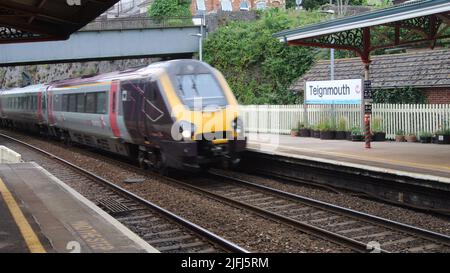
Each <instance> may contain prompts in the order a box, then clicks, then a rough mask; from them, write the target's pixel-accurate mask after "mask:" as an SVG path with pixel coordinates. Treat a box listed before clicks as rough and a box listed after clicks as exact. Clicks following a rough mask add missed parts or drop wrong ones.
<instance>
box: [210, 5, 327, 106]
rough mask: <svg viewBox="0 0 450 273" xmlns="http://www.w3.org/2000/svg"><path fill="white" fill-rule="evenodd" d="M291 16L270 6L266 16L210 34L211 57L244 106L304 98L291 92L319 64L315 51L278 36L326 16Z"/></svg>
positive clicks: (222, 28)
mask: <svg viewBox="0 0 450 273" xmlns="http://www.w3.org/2000/svg"><path fill="white" fill-rule="evenodd" d="M295 14H296V15H295V17H294V16H290V15H289V14H286V13H285V12H281V11H277V10H269V11H266V12H264V13H263V14H262V17H261V19H260V20H257V21H252V22H240V21H232V22H230V23H229V24H228V25H225V26H222V27H220V28H219V29H218V30H217V31H216V32H214V33H213V34H211V35H210V37H209V38H208V40H207V41H206V44H205V51H204V52H205V61H206V62H208V63H209V64H211V65H212V66H214V67H216V68H217V69H219V70H220V71H221V72H222V73H223V74H224V75H225V77H226V78H227V80H228V82H229V84H230V86H231V88H232V90H233V91H234V93H235V95H236V97H237V99H238V100H239V102H240V103H242V104H291V103H298V102H300V97H299V96H298V95H296V94H294V93H292V92H291V91H290V90H289V87H290V85H291V84H292V83H293V82H294V81H295V80H297V79H298V78H299V77H300V76H301V75H303V74H304V73H305V72H306V71H307V70H309V68H310V67H311V65H312V63H313V62H314V55H315V53H314V50H313V49H312V48H309V47H297V46H288V45H287V44H285V43H280V41H278V40H277V39H275V38H273V36H272V34H273V33H275V32H278V31H281V30H285V29H288V28H292V27H294V26H299V25H302V24H308V23H313V22H314V21H319V20H320V19H321V18H322V17H323V14H318V13H307V12H302V13H300V14H298V13H295Z"/></svg>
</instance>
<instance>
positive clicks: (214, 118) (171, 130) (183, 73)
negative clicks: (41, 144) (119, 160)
mask: <svg viewBox="0 0 450 273" xmlns="http://www.w3.org/2000/svg"><path fill="white" fill-rule="evenodd" d="M238 110H239V109H238V103H237V100H236V98H235V96H234V94H233V92H232V90H231V89H230V87H229V85H228V83H227V81H226V80H225V78H224V76H223V75H222V73H221V72H220V71H218V70H217V69H215V68H213V67H211V66H210V65H208V64H206V63H204V62H200V61H197V60H188V59H186V60H171V61H165V62H157V63H153V64H150V65H147V66H145V67H140V68H131V69H126V70H122V71H116V72H111V73H107V74H98V75H89V76H83V77H79V78H74V79H66V80H60V81H54V82H51V83H47V84H36V85H30V86H27V87H23V88H15V89H10V90H2V91H0V125H1V126H3V127H8V128H17V129H25V130H29V131H33V132H35V133H39V134H42V135H46V136H50V137H54V138H57V139H59V140H61V141H63V142H64V143H67V144H71V143H78V144H82V145H85V146H89V147H93V148H97V149H100V150H104V151H108V152H110V153H113V154H117V155H121V156H124V157H128V158H131V159H133V160H136V162H137V163H138V164H139V165H140V166H141V167H142V168H146V169H147V168H148V169H154V170H156V171H159V172H166V171H167V170H168V169H182V170H189V171H200V170H204V169H207V168H209V167H210V166H212V165H216V164H225V165H227V166H230V165H231V166H235V165H238V164H239V161H240V157H241V154H242V152H243V151H244V150H245V148H246V142H247V141H246V137H245V134H244V128H243V123H242V119H241V117H240V116H239V111H238Z"/></svg>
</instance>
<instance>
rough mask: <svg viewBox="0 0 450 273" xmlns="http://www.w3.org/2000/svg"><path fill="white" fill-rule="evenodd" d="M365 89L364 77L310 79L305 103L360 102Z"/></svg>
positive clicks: (306, 87) (306, 89)
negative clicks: (329, 79) (330, 79)
mask: <svg viewBox="0 0 450 273" xmlns="http://www.w3.org/2000/svg"><path fill="white" fill-rule="evenodd" d="M363 89H364V85H363V81H362V79H353V80H337V81H308V82H306V86H305V104H360V103H361V99H362V96H363Z"/></svg>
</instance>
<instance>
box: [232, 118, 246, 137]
mask: <svg viewBox="0 0 450 273" xmlns="http://www.w3.org/2000/svg"><path fill="white" fill-rule="evenodd" d="M231 126H232V127H233V129H234V131H235V132H236V133H238V134H240V133H242V132H243V131H244V124H243V122H242V120H241V119H240V118H235V119H234V120H233V122H232V123H231Z"/></svg>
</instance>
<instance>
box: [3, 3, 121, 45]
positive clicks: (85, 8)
mask: <svg viewBox="0 0 450 273" xmlns="http://www.w3.org/2000/svg"><path fill="white" fill-rule="evenodd" d="M118 1H119V0H1V1H0V44H2V43H18V42H33V41H50V40H65V39H67V38H69V36H70V35H71V34H72V33H74V32H75V31H77V30H79V29H80V28H82V27H83V26H85V25H86V24H88V23H89V22H91V21H92V20H94V19H95V18H97V17H98V16H99V15H101V14H102V13H103V12H105V11H106V10H108V9H109V8H110V7H112V6H113V5H114V4H115V3H116V2H118Z"/></svg>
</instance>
